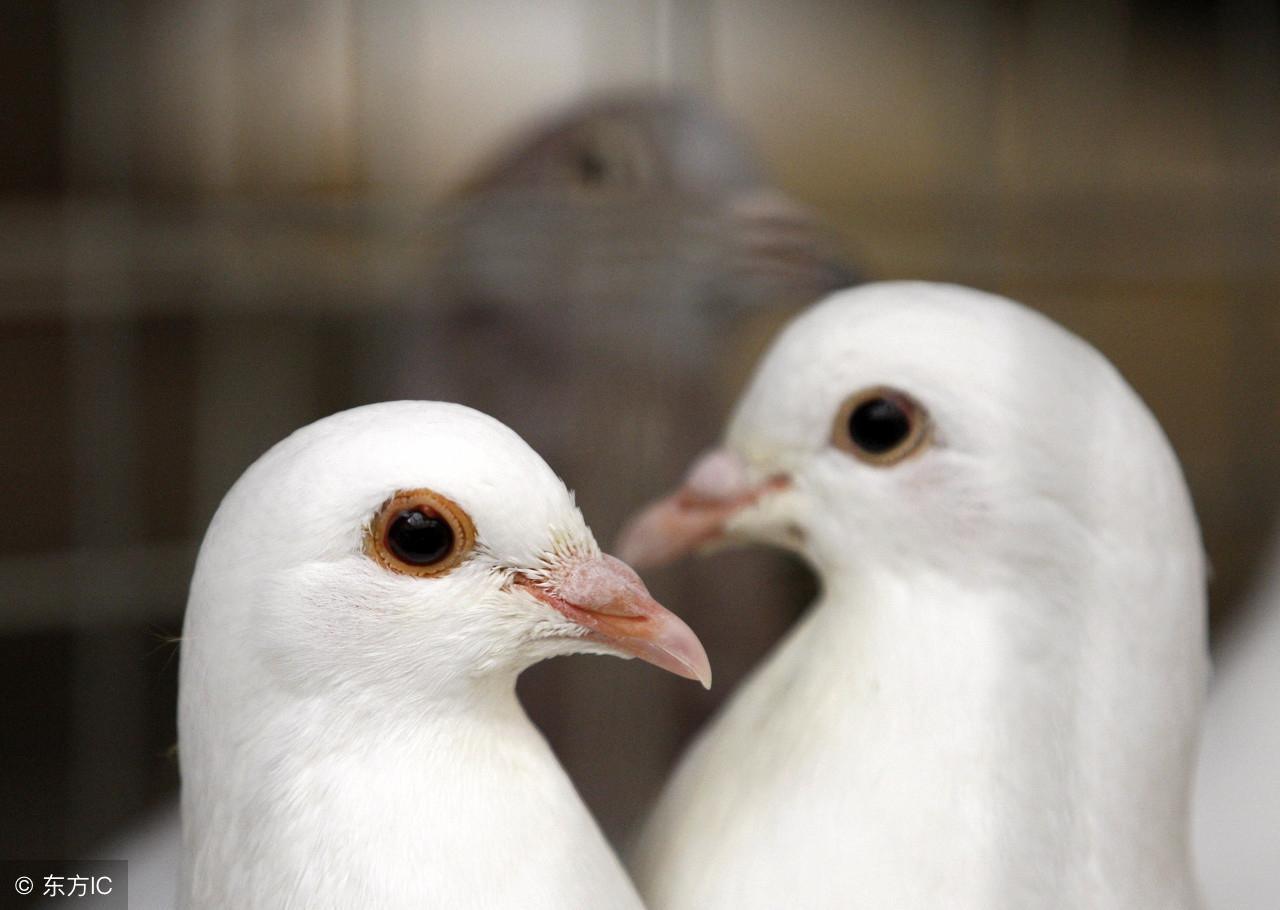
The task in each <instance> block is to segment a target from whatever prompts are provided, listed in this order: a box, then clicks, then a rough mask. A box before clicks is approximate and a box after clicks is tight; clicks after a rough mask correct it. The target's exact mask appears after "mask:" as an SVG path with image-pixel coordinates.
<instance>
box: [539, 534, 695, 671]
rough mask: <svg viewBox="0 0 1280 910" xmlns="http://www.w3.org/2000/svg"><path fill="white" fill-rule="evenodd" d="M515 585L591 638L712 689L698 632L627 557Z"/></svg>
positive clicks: (576, 566) (602, 560)
mask: <svg viewBox="0 0 1280 910" xmlns="http://www.w3.org/2000/svg"><path fill="white" fill-rule="evenodd" d="M515 584H516V585H517V586H519V587H521V588H523V589H524V590H525V591H527V592H528V593H530V594H532V595H533V596H534V597H536V598H538V599H539V600H541V601H542V602H543V603H545V604H548V605H549V606H551V607H552V608H554V609H555V610H557V611H559V612H560V613H562V614H564V615H565V616H566V617H568V618H569V619H571V620H573V621H574V622H575V623H577V624H578V625H580V626H582V627H583V628H585V629H586V630H587V637H588V638H589V639H591V640H593V641H598V642H601V643H602V644H606V645H609V646H610V647H612V648H616V649H618V650H619V651H622V652H624V653H626V654H630V655H632V656H634V657H638V658H640V659H641V660H643V661H647V662H648V663H651V664H653V665H654V666H657V667H661V668H662V669H664V670H669V671H671V672H672V673H675V674H676V675H677V676H683V677H685V678H686V679H696V680H698V681H699V682H700V683H702V685H703V686H704V687H705V688H708V689H710V688H711V663H710V661H708V660H707V652H706V650H705V649H704V648H703V647H702V642H700V641H698V636H696V635H694V634H693V630H692V629H690V628H689V627H688V626H687V625H685V624H684V622H683V621H682V620H681V619H680V618H679V617H678V616H676V615H675V614H674V613H672V612H671V611H669V610H667V609H666V608H665V607H663V606H662V605H661V604H660V603H658V602H657V601H656V600H654V599H653V597H652V596H651V595H650V594H649V589H648V588H646V587H645V585H644V582H643V581H641V580H640V576H639V575H637V574H636V573H635V571H634V570H633V569H632V568H631V567H630V566H629V565H627V564H626V563H625V562H623V561H622V560H620V559H615V558H614V557H612V556H609V555H604V556H599V557H596V558H595V559H589V560H584V561H580V562H571V563H569V564H567V565H566V566H565V567H564V568H563V569H562V570H560V571H559V572H557V573H555V574H553V575H552V576H551V577H550V578H547V579H542V580H535V579H532V578H529V577H527V576H519V577H517V579H516V582H515Z"/></svg>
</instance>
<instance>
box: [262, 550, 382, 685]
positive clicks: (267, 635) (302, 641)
mask: <svg viewBox="0 0 1280 910" xmlns="http://www.w3.org/2000/svg"><path fill="white" fill-rule="evenodd" d="M344 574H346V573H344V572H342V571H335V569H334V567H332V566H327V565H311V566H302V567H299V568H297V569H293V570H290V571H288V572H283V573H280V574H278V575H275V576H273V577H271V578H269V579H268V580H266V581H265V582H263V584H262V585H261V587H260V588H259V591H258V596H257V597H256V598H255V603H254V608H253V609H252V610H250V611H249V616H250V617H251V622H252V624H253V626H254V628H253V629H252V630H248V631H249V632H250V633H251V634H249V635H247V636H246V637H245V639H244V640H246V641H255V642H258V644H259V647H260V649H261V652H262V656H263V660H264V662H265V663H266V665H267V666H268V667H269V668H270V669H271V670H272V672H273V673H274V674H275V675H276V676H277V677H278V678H280V679H281V680H282V681H283V682H285V683H286V685H287V686H288V687H289V688H291V689H295V690H313V689H316V688H320V687H323V686H324V685H325V684H326V683H328V682H331V681H333V680H334V679H335V678H336V677H337V676H338V675H339V674H340V673H345V672H349V671H350V669H351V668H352V666H353V664H354V663H358V661H357V660H356V658H357V655H359V654H360V653H361V652H368V653H377V652H379V651H380V650H384V649H385V645H386V641H385V640H386V638H387V636H388V635H389V634H393V633H394V627H396V626H400V625H402V624H403V623H402V621H401V620H400V618H398V617H397V616H395V615H394V614H395V613H396V612H398V606H400V605H399V600H400V598H398V597H396V596H395V593H396V592H394V591H390V590H388V591H385V592H382V594H383V596H377V597H366V598H361V599H355V598H352V597H351V596H349V595H348V594H347V593H346V590H344V586H343V585H342V584H341V578H342V576H343V575H344ZM348 577H349V576H348ZM374 590H375V591H377V588H374Z"/></svg>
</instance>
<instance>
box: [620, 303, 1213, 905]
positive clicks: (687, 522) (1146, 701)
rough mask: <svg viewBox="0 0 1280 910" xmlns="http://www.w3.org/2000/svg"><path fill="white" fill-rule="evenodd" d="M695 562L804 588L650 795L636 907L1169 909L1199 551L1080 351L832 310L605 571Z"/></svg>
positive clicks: (1029, 323) (1150, 444)
mask: <svg viewBox="0 0 1280 910" xmlns="http://www.w3.org/2000/svg"><path fill="white" fill-rule="evenodd" d="M722 537H727V538H730V539H738V540H756V541H764V542H769V543H773V544H777V545H780V546H783V547H787V548H789V549H791V550H794V551H795V552H797V553H799V554H801V555H802V556H803V557H804V558H805V559H806V560H807V561H808V562H809V563H810V564H812V566H813V567H814V568H815V570H816V571H817V573H818V575H819V578H820V581H821V593H820V595H819V597H818V600H817V602H816V603H815V604H814V605H813V606H812V607H811V608H810V609H809V611H808V612H807V614H806V615H805V617H804V618H803V619H802V620H801V621H800V623H799V624H798V625H797V626H796V627H795V628H794V629H793V630H792V631H791V632H790V633H789V635H788V636H787V638H786V639H785V640H784V641H783V642H782V643H781V644H780V645H778V646H777V647H776V649H775V650H774V651H773V652H772V654H771V655H770V656H769V657H768V658H767V659H766V661H765V662H764V664H763V665H762V666H761V667H759V668H757V670H756V671H755V672H754V674H753V675H752V676H751V678H750V679H749V680H748V681H747V682H746V683H744V685H743V686H742V687H741V688H740V689H739V691H737V692H736V693H735V695H734V697H733V698H732V700H731V702H730V703H729V704H728V705H727V707H726V709H725V710H724V711H723V712H722V713H721V714H720V715H719V716H718V717H717V718H715V719H714V721H713V722H712V724H711V725H710V727H709V728H708V729H707V730H706V731H705V732H704V733H703V734H702V735H701V737H700V738H699V739H698V741H697V742H696V744H695V745H694V746H693V747H692V749H691V750H690V752H689V753H688V754H687V755H686V756H685V757H684V759H683V762H682V764H681V765H680V767H679V769H678V771H677V772H676V774H675V776H674V778H673V780H672V781H671V782H670V784H669V785H668V787H667V789H666V791H665V793H664V795H663V797H662V799H661V802H660V804H659V805H658V807H657V809H656V811H655V813H654V814H653V816H652V818H651V819H650V822H649V824H648V826H647V829H646V831H645V832H644V835H643V837H642V839H641V842H640V844H639V849H638V853H637V855H636V861H635V871H636V873H637V884H638V885H639V887H640V891H641V894H642V895H643V896H644V897H645V899H646V900H647V901H648V903H649V906H650V907H651V908H652V910H693V908H697V910H719V908H724V910H728V908H732V910H753V908H762V910H764V908H767V910H777V908H782V907H797V908H805V910H824V908H855V910H856V908H875V910H925V908H928V910H938V908H947V910H995V908H1010V910H1013V908H1016V910H1034V908H1063V910H1066V908H1072V910H1081V908H1089V910H1108V908H1114V910H1120V908H1123V910H1157V908H1159V910H1186V908H1191V907H1195V906H1196V905H1197V890H1196V887H1195V883H1194V881H1193V876H1192V874H1191V872H1190V863H1189V847H1188V819H1187V816H1188V801H1189V789H1190V787H1189V785H1190V777H1191V772H1192V765H1193V762H1194V756H1195V750H1196V740H1197V728H1198V722H1199V718H1200V713H1201V704H1202V700H1203V693H1204V689H1205V683H1206V675H1207V669H1208V657H1207V650H1206V642H1205V618H1206V617H1205V613H1206V610H1205V566H1204V560H1203V554H1202V550H1201V543H1200V535H1199V531H1198V528H1197V524H1196V519H1195V515H1194V513H1193V510H1192V506H1191V502H1190V498H1189V496H1188V494H1187V490H1186V486H1185V484H1184V482H1183V478H1182V473H1181V470H1180V468H1179V465H1178V462H1177V460H1176V459H1175V457H1174V455H1173V452H1172V451H1171V449H1170V447H1169V445H1168V443H1167V441H1166V440H1165V437H1164V435H1163V433H1162V432H1161V430H1160V427H1159V426H1158V425H1157V423H1156V421H1155V419H1154V418H1153V417H1152V415H1151V413H1150V412H1149V411H1148V410H1147V408H1146V407H1145V406H1144V405H1143V403H1142V402H1141V401H1140V400H1139V398H1138V396H1137V395H1136V394H1135V393H1134V392H1133V390H1132V389H1131V388H1130V387H1129V386H1128V385H1127V384H1126V383H1125V381H1124V380H1123V379H1122V378H1121V377H1120V375H1119V374H1118V373H1117V372H1116V370H1115V369H1114V368H1113V367H1112V366H1111V365H1110V364H1109V363H1108V362H1107V361H1106V360H1105V359H1104V358H1103V357H1102V356H1101V355H1100V354H1099V353H1098V352H1097V351H1096V350H1094V349H1093V348H1092V347H1090V346H1089V345H1088V344H1086V343H1084V342H1083V341H1081V340H1080V339H1079V338H1076V337H1075V336H1073V335H1071V334H1070V333H1068V332H1067V331H1065V330H1064V329H1062V328H1060V327H1059V326H1057V325H1055V324H1054V323H1052V322H1051V321H1050V320H1048V319H1046V318H1044V317H1042V316H1040V315H1038V314H1036V313H1034V312H1033V311H1031V310H1029V309H1025V308H1023V307H1021V306H1019V305H1017V304H1015V303H1013V302H1011V301H1008V300H1005V299H1002V298H999V297H995V296H991V295H988V294H984V293H980V292H978V291H973V290H968V289H965V288H959V287H952V286H944V285H935V284H926V283H885V284H875V285H867V286H864V287H862V288H858V289H854V290H849V291H844V292H840V293H837V294H835V295H833V296H831V297H829V298H828V299H826V300H825V301H824V302H822V303H820V304H819V305H817V306H815V307H814V308H812V309H811V310H809V311H808V312H806V313H804V314H803V315H801V316H800V317H799V318H798V319H797V320H795V321H794V322H793V323H792V324H791V325H790V326H789V327H788V328H787V329H786V330H785V331H784V332H783V334H782V335H781V337H780V338H779V339H778V340H777V341H776V343H775V344H774V345H773V347H772V349H771V350H770V351H769V353H768V354H767V355H766V356H765V358H764V360H763V362H762V363H761V365H760V366H759V368H758V370H757V372H756V374H755V376H754V379H753V380H752V382H751V383H750V386H749V388H748V389H747V391H746V393H745V396H744V397H743V398H742V400H741V401H740V403H739V405H738V407H737V410H736V413H735V414H734V416H733V419H732V422H731V424H730V426H729V430H728V435H727V441H726V446H725V448H724V449H722V450H719V451H717V452H715V453H713V454H711V455H709V456H707V457H706V458H705V459H704V460H703V461H702V462H701V463H700V464H699V465H698V466H696V467H695V468H694V469H693V471H692V472H691V474H690V476H689V478H688V480H687V483H686V487H685V489H683V490H682V491H680V492H679V493H677V494H676V495H675V496H674V497H672V498H670V499H668V500H666V501H663V502H661V503H659V504H657V505H655V506H654V507H652V508H651V509H650V510H649V511H648V512H647V513H645V514H643V515H642V516H640V517H639V518H638V519H637V521H636V522H635V523H634V524H633V525H632V526H631V528H630V530H629V532H628V533H627V534H626V537H625V539H624V545H623V548H622V551H621V552H623V553H624V554H625V553H627V552H628V551H629V552H630V553H631V554H632V556H633V559H635V558H638V559H642V560H643V559H647V560H649V561H650V562H652V561H654V560H657V559H662V558H670V557H672V556H675V555H677V554H678V553H680V552H682V551H684V550H687V549H688V548H690V547H692V546H696V545H698V544H700V543H708V542H713V541H715V540H717V539H719V538H722ZM729 607H730V608H731V607H732V605H729Z"/></svg>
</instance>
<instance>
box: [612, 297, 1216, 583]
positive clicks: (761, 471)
mask: <svg viewBox="0 0 1280 910" xmlns="http://www.w3.org/2000/svg"><path fill="white" fill-rule="evenodd" d="M726 537H727V538H739V539H751V540H762V541H766V542H771V543H775V544H779V545H782V546H785V547H788V548H790V549H793V550H795V551H797V552H799V553H800V554H802V555H803V556H805V557H806V558H807V559H808V560H809V561H811V562H812V563H813V564H814V565H815V566H816V567H817V568H818V569H819V571H820V572H821V573H822V574H823V576H824V578H826V579H828V580H829V581H830V580H832V579H834V578H837V577H839V576H841V575H848V574H850V573H852V574H855V575H865V574H866V573H868V572H879V571H884V572H887V573H891V574H894V575H901V573H904V572H911V573H916V574H917V576H918V575H919V573H928V572H931V571H940V572H946V573H947V574H948V575H949V576H951V577H954V578H960V579H968V580H969V581H973V582H977V583H980V584H988V583H992V582H1004V581H1008V582H1011V583H1018V582H1019V581H1020V580H1023V581H1026V582H1028V583H1033V584H1040V585H1042V584H1043V583H1044V581H1045V576H1046V574H1049V575H1057V576H1059V577H1060V578H1061V577H1063V576H1068V575H1070V574H1072V573H1079V571H1080V569H1081V566H1082V564H1083V563H1084V562H1085V561H1087V560H1091V559H1094V558H1095V557H1096V555H1097V554H1098V553H1099V552H1100V551H1102V550H1107V548H1110V550H1109V552H1111V553H1113V554H1116V555H1118V556H1119V557H1120V558H1124V557H1125V556H1126V555H1131V554H1134V553H1136V552H1139V551H1142V552H1145V553H1159V554H1161V555H1166V554H1168V555H1175V554H1176V555H1178V556H1183V555H1185V554H1190V555H1189V559H1190V560H1191V562H1193V563H1195V564H1197V565H1198V564H1199V561H1200V558H1201V557H1200V550H1199V536H1198V530H1197V527H1196V523H1195V519H1194V515H1193V513H1192V511H1191V507H1190V501H1189V498H1188V497H1187V494H1186V490H1185V485H1184V484H1183V481H1182V476H1181V471H1180V469H1179V467H1178V464H1177V462H1176V459H1175V458H1174V456H1173V454H1172V451H1171V450H1170V448H1169V445H1168V443H1167V442H1166V440H1165V438H1164V435H1163V433H1162V431H1161V430H1160V428H1159V426H1158V424H1157V423H1156V421H1155V419H1154V418H1153V417H1152V416H1151V414H1150V412H1149V411H1148V410H1147V409H1146V407H1145V406H1144V405H1143V404H1142V402H1141V400H1140V399H1139V398H1138V396H1137V395H1136V394H1135V393H1134V392H1133V390H1132V389H1131V388H1130V387H1129V386H1128V385H1127V384H1126V383H1125V381H1124V380H1123V379H1122V378H1121V377H1120V375H1119V373H1118V372H1117V371H1116V370H1115V369H1114V368H1113V367H1112V366H1111V364H1110V363H1109V362H1108V361H1107V360H1106V359H1105V358H1104V357H1103V356H1102V355H1101V354H1099V353H1098V352H1097V351H1096V350H1095V349H1094V348H1092V347H1090V346H1089V345H1088V344H1086V343H1085V342H1083V341H1081V340H1080V339H1079V338H1077V337H1076V336H1074V335H1072V334H1071V333H1069V332H1068V331H1066V330H1065V329H1063V328H1061V327H1060V326H1058V325H1056V324H1055V323H1053V322H1052V321H1050V320H1049V319H1047V318H1045V317H1043V316H1041V315H1039V314H1037V313H1035V312H1033V311H1032V310H1029V309H1027V308H1025V307H1022V306H1020V305H1018V304H1015V303H1013V302H1012V301H1009V300H1005V299H1003V298H1000V297H996V296H993V295H990V294H985V293H982V292H979V291H974V290H970V289H967V288H961V287H955V286H947V285H936V284H928V283H906V282H901V283H899V282H893V283H882V284H874V285H865V286H863V287H860V288H856V289H852V290H847V291H842V292H838V293H836V294H834V295H832V296H830V297H829V298H827V299H826V300H825V301H823V302H822V303H820V304H818V305H816V306H814V307H813V308H811V309H810V310H808V311H807V312H805V313H804V314H802V315H801V316H800V317H799V318H797V319H796V320H795V321H794V322H793V323H792V324H791V325H790V326H789V327H788V328H787V329H786V330H785V331H784V332H783V333H782V335H781V336H780V337H779V338H778V340H777V341H776V342H775V343H774V345H773V347H772V348H771V349H770V351H769V352H768V353H767V354H766V356H765V357H764V359H763V361H762V363H761V364H760V366H759V368H758V369H757V371H756V373H755V376H754V378H753V379H752V381H751V383H750V386H749V387H748V389H747V391H746V393H745V394H744V396H743V398H742V399H741V401H740V403H739V405H738V408H737V411H736V413H735V414H734V417H733V419H732V422H731V424H730V426H729V430H728V434H727V439H726V446H725V447H724V448H723V449H720V450H716V451H714V452H712V453H709V454H708V455H707V456H704V458H703V459H702V460H701V461H700V462H699V463H698V464H697V465H695V467H694V468H693V469H692V470H691V471H690V474H689V476H688V478H687V480H686V483H685V485H684V487H683V488H682V489H681V490H680V491H679V492H677V493H676V494H674V495H673V496H671V497H669V498H668V499H666V500H663V501H661V502H659V503H658V504H656V505H654V506H652V507H650V509H648V510H647V511H646V512H644V513H642V514H641V515H640V516H639V517H638V518H637V519H636V520H635V521H634V522H633V523H632V524H631V525H630V527H629V528H628V529H627V531H626V532H625V535H624V540H623V543H622V546H621V550H620V552H622V553H623V554H624V555H625V556H627V557H628V558H630V559H631V561H632V562H633V563H637V564H644V563H655V562H663V561H666V560H668V559H671V558H674V557H676V556H678V555H681V554H682V553H683V552H685V551H687V550H689V549H691V548H695V547H698V546H700V545H703V544H709V543H713V542H715V541H717V540H720V539H723V538H726ZM1075 583H1076V582H1075V581H1074V580H1073V581H1072V584H1075Z"/></svg>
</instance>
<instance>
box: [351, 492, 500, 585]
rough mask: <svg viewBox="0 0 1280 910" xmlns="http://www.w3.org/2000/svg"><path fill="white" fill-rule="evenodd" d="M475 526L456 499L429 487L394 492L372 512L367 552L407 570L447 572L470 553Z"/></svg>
mask: <svg viewBox="0 0 1280 910" xmlns="http://www.w3.org/2000/svg"><path fill="white" fill-rule="evenodd" d="M475 541H476V529H475V525H473V524H472V523H471V518H470V516H468V515H467V513H466V512H464V511H462V509H461V507H459V506H458V504H457V503H455V502H453V501H452V500H451V499H449V498H448V497H445V496H441V495H440V494H439V493H436V492H433V491H431V490H408V491H403V492H400V493H397V494H396V495H395V496H393V497H391V498H390V499H389V500H387V501H386V502H385V503H383V505H382V507H381V508H380V509H379V510H378V513H377V514H376V515H375V516H374V518H373V521H372V522H371V523H370V525H369V531H368V534H367V535H366V537H365V552H366V553H368V554H369V555H370V556H372V557H373V558H374V559H376V560H377V561H378V562H380V563H381V564H382V565H384V566H386V567H387V568H388V569H391V570H392V571H393V572H401V573H403V574H406V575H419V576H431V575H443V574H444V573H445V572H448V571H449V570H450V569H452V568H453V567H454V566H456V565H457V564H458V563H460V562H462V560H463V558H464V557H466V555H467V554H468V553H470V552H471V549H472V547H473V546H475Z"/></svg>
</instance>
